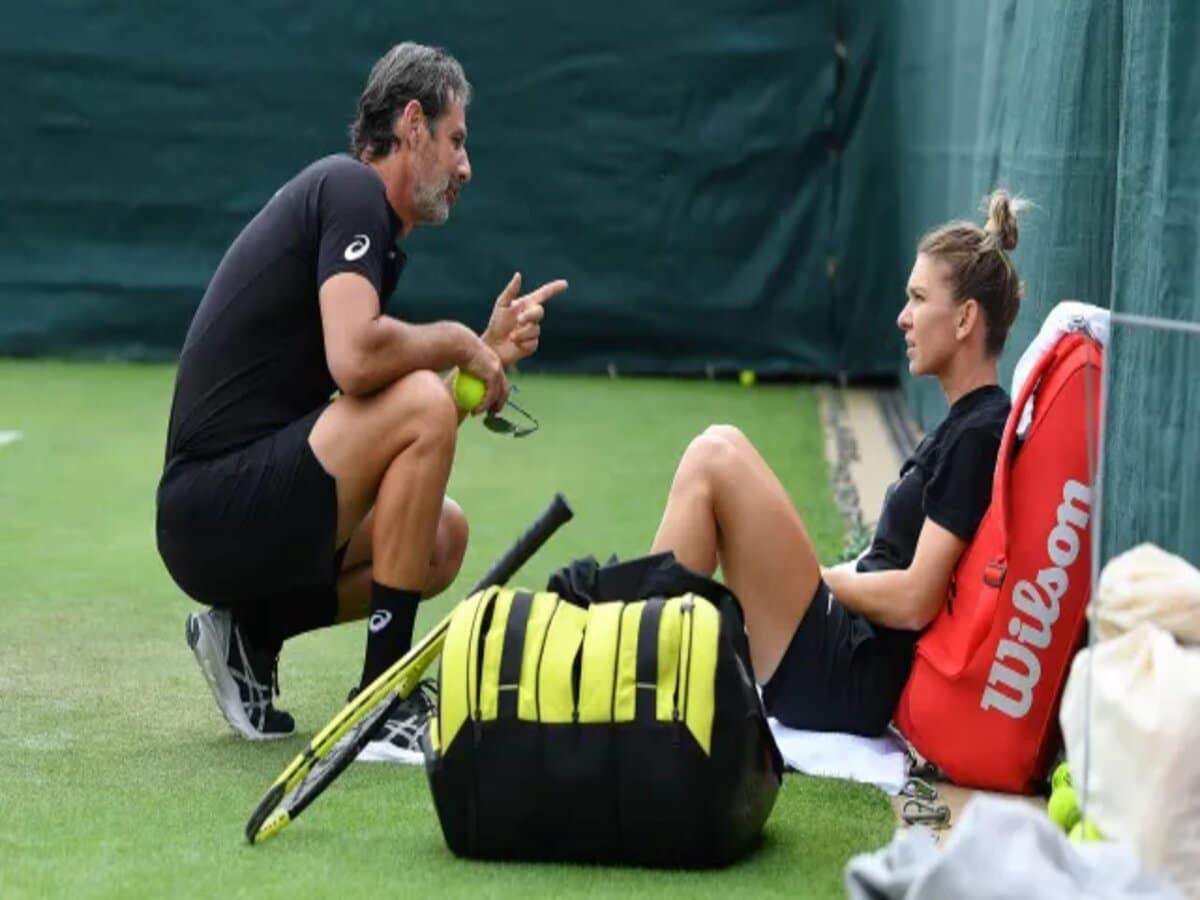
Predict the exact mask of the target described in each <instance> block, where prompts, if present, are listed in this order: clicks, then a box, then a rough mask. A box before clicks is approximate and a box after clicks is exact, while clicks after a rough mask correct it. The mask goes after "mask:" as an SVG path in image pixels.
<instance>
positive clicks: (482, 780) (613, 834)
mask: <svg viewBox="0 0 1200 900" xmlns="http://www.w3.org/2000/svg"><path fill="white" fill-rule="evenodd" d="M551 586H552V587H553V588H555V589H554V590H548V591H544V592H540V593H530V592H526V591H519V590H511V589H501V588H490V589H488V590H486V591H484V592H481V593H480V594H477V595H475V596H473V597H471V598H470V599H468V600H467V601H465V602H464V603H463V604H461V605H460V607H459V609H458V610H457V612H456V613H455V615H454V618H453V620H452V623H451V625H450V629H449V632H448V633H447V636H446V643H445V646H444V648H443V651H442V663H441V675H440V685H439V693H438V709H437V714H436V716H435V717H434V718H433V719H432V720H431V721H430V725H429V729H428V731H427V733H426V736H425V744H426V748H425V749H426V769H427V771H428V774H429V782H430V786H431V788H432V791H433V798H434V803H435V805H436V807H437V812H438V817H439V819H440V820H441V825H442V832H443V834H444V835H445V838H446V843H447V844H448V845H449V846H450V849H451V850H453V851H454V852H455V853H456V854H459V855H461V856H468V857H477V858H488V859H543V860H575V861H588V862H622V863H632V864H638V865H652V866H678V867H701V866H719V865H725V864H728V863H730V862H733V861H734V860H736V859H738V858H739V857H741V856H742V855H744V854H745V853H746V852H747V851H748V850H749V849H750V848H752V847H753V846H754V845H755V844H756V843H757V841H758V839H759V836H760V833H761V831H762V827H763V824H764V822H765V821H766V819H767V816H768V815H769V814H770V812H771V808H772V806H773V805H774V802H775V796H776V793H777V792H778V790H779V785H780V780H781V775H782V762H781V760H780V757H779V751H778V749H777V748H776V746H775V742H774V740H773V738H772V737H771V733H770V730H769V728H768V726H767V722H766V717H765V714H764V712H763V709H762V704H761V702H760V700H759V697H758V693H757V691H756V689H755V685H754V681H753V677H752V675H751V669H750V661H749V651H748V647H747V644H746V639H745V631H744V627H743V623H742V615H741V610H740V608H739V607H738V604H737V601H736V599H735V598H734V597H733V595H732V594H731V593H730V592H729V590H728V589H727V588H725V587H724V586H722V585H720V584H718V583H716V582H714V581H711V580H709V579H706V578H702V577H700V576H698V575H696V574H695V573H692V572H689V571H688V570H686V569H684V568H683V567H681V566H679V565H678V564H677V563H676V562H675V561H674V557H672V556H671V555H670V554H664V555H658V556H653V557H645V558H642V559H638V560H632V561H630V562H627V563H621V564H617V565H609V566H605V567H598V566H596V565H595V563H594V561H590V560H587V561H580V562H577V563H575V564H573V565H572V566H571V567H568V568H567V569H564V570H562V571H561V572H559V573H557V574H556V575H555V577H554V578H552V579H551ZM622 594H623V596H625V597H641V598H645V599H635V600H631V601H621V600H616V599H612V598H613V597H614V596H619V595H622Z"/></svg>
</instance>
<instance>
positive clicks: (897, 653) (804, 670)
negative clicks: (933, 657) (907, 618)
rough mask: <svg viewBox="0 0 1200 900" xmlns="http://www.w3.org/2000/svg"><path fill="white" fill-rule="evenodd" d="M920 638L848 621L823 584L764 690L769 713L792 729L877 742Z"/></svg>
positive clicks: (852, 618) (847, 614)
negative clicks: (840, 733)
mask: <svg viewBox="0 0 1200 900" xmlns="http://www.w3.org/2000/svg"><path fill="white" fill-rule="evenodd" d="M917 637H918V633H917V632H913V631H896V630H893V629H890V628H883V627H882V626H879V625H873V624H871V623H870V622H868V621H867V620H866V619H864V618H863V617H862V616H860V615H857V614H855V613H851V612H850V611H849V610H847V609H846V608H845V607H844V606H842V604H840V603H839V602H838V601H837V598H836V597H834V596H833V594H831V593H830V592H829V588H828V587H827V586H826V584H825V582H824V581H821V582H819V583H818V585H817V590H816V592H815V593H814V594H813V598H812V602H811V603H810V604H809V606H808V611H807V612H806V613H805V614H804V618H803V619H801V620H800V624H799V625H797V626H796V633H795V634H794V635H793V636H792V640H791V643H790V644H788V648H787V650H786V651H785V652H784V654H783V659H782V660H781V661H780V663H779V668H777V669H776V670H775V674H773V675H772V676H771V678H770V680H768V681H767V683H766V684H765V685H763V702H764V703H765V704H766V707H767V712H768V713H769V714H770V715H772V716H774V717H775V718H777V719H778V720H779V721H780V722H782V723H783V724H784V725H787V726H789V727H791V728H803V729H806V730H808V731H847V732H850V733H852V734H861V735H868V736H872V737H873V736H876V735H880V734H882V733H883V732H884V731H886V730H887V726H888V723H889V722H890V721H891V719H892V713H893V712H894V711H895V709H896V703H897V702H898V701H899V699H900V692H901V690H902V689H903V688H904V682H905V681H906V680H907V679H908V675H909V672H910V671H911V670H912V662H913V651H914V646H915V644H916V640H917Z"/></svg>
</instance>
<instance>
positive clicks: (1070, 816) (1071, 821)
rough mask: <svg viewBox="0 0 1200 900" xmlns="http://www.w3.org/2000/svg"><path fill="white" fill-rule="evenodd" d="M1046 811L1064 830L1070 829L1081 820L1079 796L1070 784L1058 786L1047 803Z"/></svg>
mask: <svg viewBox="0 0 1200 900" xmlns="http://www.w3.org/2000/svg"><path fill="white" fill-rule="evenodd" d="M1046 813H1047V814H1048V815H1049V816H1050V819H1051V821H1053V822H1054V824H1055V825H1057V826H1058V827H1059V828H1061V829H1062V830H1063V831H1070V830H1071V829H1072V828H1074V827H1075V826H1076V824H1078V822H1079V796H1078V795H1077V794H1076V793H1075V788H1073V787H1071V786H1070V785H1064V786H1063V787H1060V788H1056V789H1055V790H1054V792H1053V793H1052V794H1051V795H1050V802H1049V803H1047V804H1046Z"/></svg>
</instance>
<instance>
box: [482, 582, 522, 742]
mask: <svg viewBox="0 0 1200 900" xmlns="http://www.w3.org/2000/svg"><path fill="white" fill-rule="evenodd" d="M514 596H515V592H513V591H509V590H506V591H501V592H500V595H499V596H498V597H497V598H496V602H495V604H494V605H493V611H492V624H491V626H490V627H489V628H488V633H487V634H486V635H483V636H482V639H483V669H482V671H481V672H480V673H479V678H480V684H479V717H480V718H481V719H485V720H492V719H495V718H496V706H497V698H498V697H499V695H500V691H499V686H500V656H501V654H502V652H503V651H504V629H505V628H506V627H507V626H508V613H509V610H511V609H512V602H513V597H514Z"/></svg>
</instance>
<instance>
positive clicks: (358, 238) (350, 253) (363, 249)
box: [342, 234, 371, 262]
mask: <svg viewBox="0 0 1200 900" xmlns="http://www.w3.org/2000/svg"><path fill="white" fill-rule="evenodd" d="M370 249H371V239H370V238H369V237H367V236H366V235H365V234H356V235H355V236H354V240H353V241H351V242H350V243H349V244H347V245H346V252H345V253H343V254H342V256H344V257H346V262H354V261H355V260H356V259H362V258H363V257H364V256H366V255H367V251H368V250H370Z"/></svg>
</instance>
